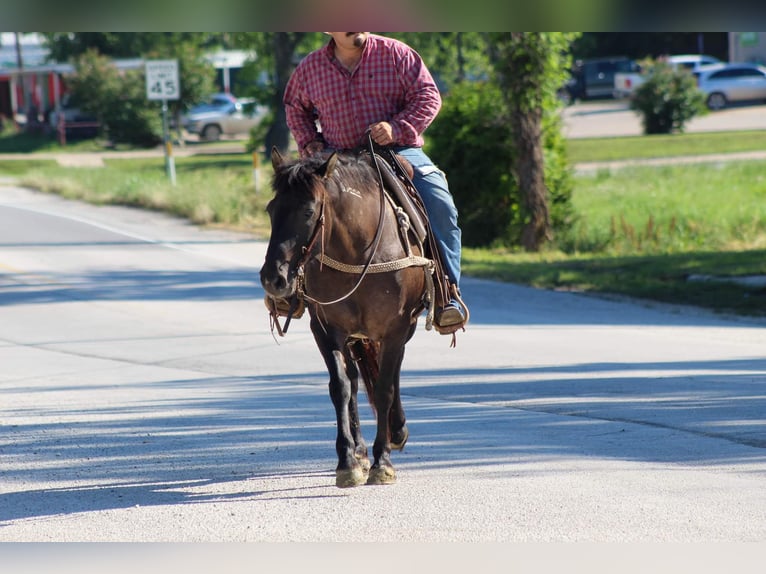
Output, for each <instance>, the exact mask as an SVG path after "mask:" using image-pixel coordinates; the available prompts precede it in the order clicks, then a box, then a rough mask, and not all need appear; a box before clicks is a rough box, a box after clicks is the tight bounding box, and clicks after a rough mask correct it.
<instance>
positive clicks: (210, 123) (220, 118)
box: [183, 98, 268, 141]
mask: <svg viewBox="0 0 766 574" xmlns="http://www.w3.org/2000/svg"><path fill="white" fill-rule="evenodd" d="M216 104H217V105H216ZM267 111H268V109H267V107H266V106H260V105H258V104H256V102H255V100H254V99H252V98H236V99H233V101H226V100H223V101H220V102H216V103H213V104H207V105H203V106H199V107H197V108H195V109H192V110H191V111H190V112H189V113H188V114H187V115H186V116H184V117H183V127H184V129H185V130H186V131H187V132H189V133H190V134H197V135H199V137H200V139H203V140H206V141H217V140H218V139H220V137H221V136H222V135H230V136H231V135H238V134H247V133H248V132H249V131H250V129H251V128H253V127H255V126H257V125H258V124H260V123H261V121H263V118H264V116H265V115H266V112H267Z"/></svg>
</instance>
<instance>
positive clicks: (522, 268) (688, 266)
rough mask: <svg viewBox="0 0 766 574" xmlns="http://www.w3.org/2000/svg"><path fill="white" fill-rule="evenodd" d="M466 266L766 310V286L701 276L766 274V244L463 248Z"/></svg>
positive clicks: (529, 281) (553, 285)
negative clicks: (530, 250)
mask: <svg viewBox="0 0 766 574" xmlns="http://www.w3.org/2000/svg"><path fill="white" fill-rule="evenodd" d="M462 267H463V272H464V273H465V274H466V275H471V276H474V277H483V278H488V279H497V280H501V281H509V282H512V283H520V284H524V285H531V286H534V287H540V288H545V289H560V290H567V291H578V292H584V293H599V294H618V295H624V296H629V297H635V298H643V299H649V300H653V301H661V302H665V303H674V304H682V305H696V306H699V307H704V308H708V309H711V310H716V311H722V312H729V313H737V314H742V315H752V316H766V288H763V287H747V286H746V285H742V284H739V283H736V282H733V281H701V280H697V279H699V278H700V276H703V277H704V276H715V277H730V278H732V277H738V276H747V275H766V250H763V249H760V250H745V251H713V252H709V251H689V252H685V253H674V254H662V253H658V254H653V255H646V256H635V255H632V256H630V255H625V256H613V257H610V256H605V255H603V254H589V255H575V256H567V255H564V254H562V253H560V252H549V253H544V254H536V255H529V254H518V253H516V254H513V253H508V252H506V251H502V250H494V251H493V250H486V249H470V248H467V249H464V251H463V265H462Z"/></svg>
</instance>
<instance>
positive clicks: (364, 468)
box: [356, 454, 370, 474]
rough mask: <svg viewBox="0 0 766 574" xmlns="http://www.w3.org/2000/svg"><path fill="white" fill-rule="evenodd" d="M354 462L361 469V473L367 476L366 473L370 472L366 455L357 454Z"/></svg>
mask: <svg viewBox="0 0 766 574" xmlns="http://www.w3.org/2000/svg"><path fill="white" fill-rule="evenodd" d="M356 461H357V462H358V463H359V466H361V467H362V471H363V472H364V474H367V473H368V472H370V459H369V458H367V456H366V455H363V454H357V455H356Z"/></svg>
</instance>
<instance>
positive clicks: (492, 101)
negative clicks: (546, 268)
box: [426, 83, 572, 247]
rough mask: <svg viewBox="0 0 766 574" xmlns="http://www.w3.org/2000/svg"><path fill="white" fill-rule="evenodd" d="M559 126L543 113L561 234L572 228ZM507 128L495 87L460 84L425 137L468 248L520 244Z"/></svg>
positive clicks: (548, 175)
mask: <svg viewBox="0 0 766 574" xmlns="http://www.w3.org/2000/svg"><path fill="white" fill-rule="evenodd" d="M559 121H560V120H559V119H558V114H554V113H552V114H546V116H545V118H544V120H543V136H542V137H543V150H544V155H545V183H546V187H547V188H548V194H549V196H548V198H549V209H550V214H551V223H552V225H553V228H554V230H556V231H557V232H559V231H562V232H563V231H566V229H567V228H568V227H569V226H570V225H571V219H572V217H571V214H572V210H571V204H570V196H571V191H572V183H571V174H570V171H569V168H568V162H567V159H566V153H565V147H564V144H565V141H564V138H563V137H562V135H561V130H560V129H559V123H558V122H559ZM509 125H510V124H509V122H508V113H507V109H506V107H505V104H504V99H503V97H502V95H501V93H500V89H499V88H498V87H497V86H496V85H495V84H492V83H464V84H460V85H458V86H456V87H455V88H454V89H452V90H450V92H449V93H448V94H447V95H446V96H445V97H444V102H443V106H442V110H441V112H440V113H439V116H437V118H436V120H435V121H434V123H433V125H432V126H431V127H430V128H429V129H428V131H427V133H426V135H427V144H428V150H427V151H428V153H429V154H430V155H431V157H432V158H433V160H434V162H435V163H437V164H438V165H439V166H440V168H441V169H442V170H444V172H445V173H446V174H447V177H448V179H449V185H450V191H451V192H452V195H453V197H454V199H455V204H456V205H457V208H458V212H459V218H460V219H459V222H460V227H461V229H462V231H463V243H464V244H465V245H467V246H471V247H482V246H488V245H492V244H497V243H499V244H502V245H505V246H509V247H515V246H518V245H520V235H521V230H522V227H523V225H524V216H523V214H522V211H521V207H520V195H519V193H520V192H519V188H518V185H517V183H516V180H515V178H514V177H513V175H512V165H513V153H514V151H513V150H514V145H513V133H512V132H511V129H510V127H509Z"/></svg>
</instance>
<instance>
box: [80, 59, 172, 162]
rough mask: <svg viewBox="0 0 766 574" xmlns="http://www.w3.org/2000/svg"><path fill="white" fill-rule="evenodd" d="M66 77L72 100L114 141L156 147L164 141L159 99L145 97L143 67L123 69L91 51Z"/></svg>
mask: <svg viewBox="0 0 766 574" xmlns="http://www.w3.org/2000/svg"><path fill="white" fill-rule="evenodd" d="M75 70H76V71H75V74H74V75H73V76H72V77H70V78H68V79H67V83H68V85H69V86H70V89H71V90H72V100H73V101H74V102H77V104H78V105H79V106H80V107H81V109H82V110H83V111H86V112H89V113H92V114H94V115H95V116H96V117H97V118H98V119H99V121H100V122H101V125H102V129H103V130H104V134H103V135H105V136H106V137H108V138H109V139H110V140H111V141H112V142H113V143H125V144H131V145H139V146H147V147H150V146H154V145H157V144H158V143H159V142H160V141H162V116H161V111H160V108H159V105H158V104H157V102H150V101H149V100H147V98H146V82H145V78H144V71H143V70H126V71H124V72H120V71H119V70H118V69H117V68H116V67H115V66H114V65H113V64H112V62H111V61H110V60H109V58H107V57H105V56H101V55H99V54H98V53H97V52H95V51H90V52H87V53H85V54H83V55H82V56H80V57H79V58H78V59H77V60H76V62H75Z"/></svg>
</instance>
